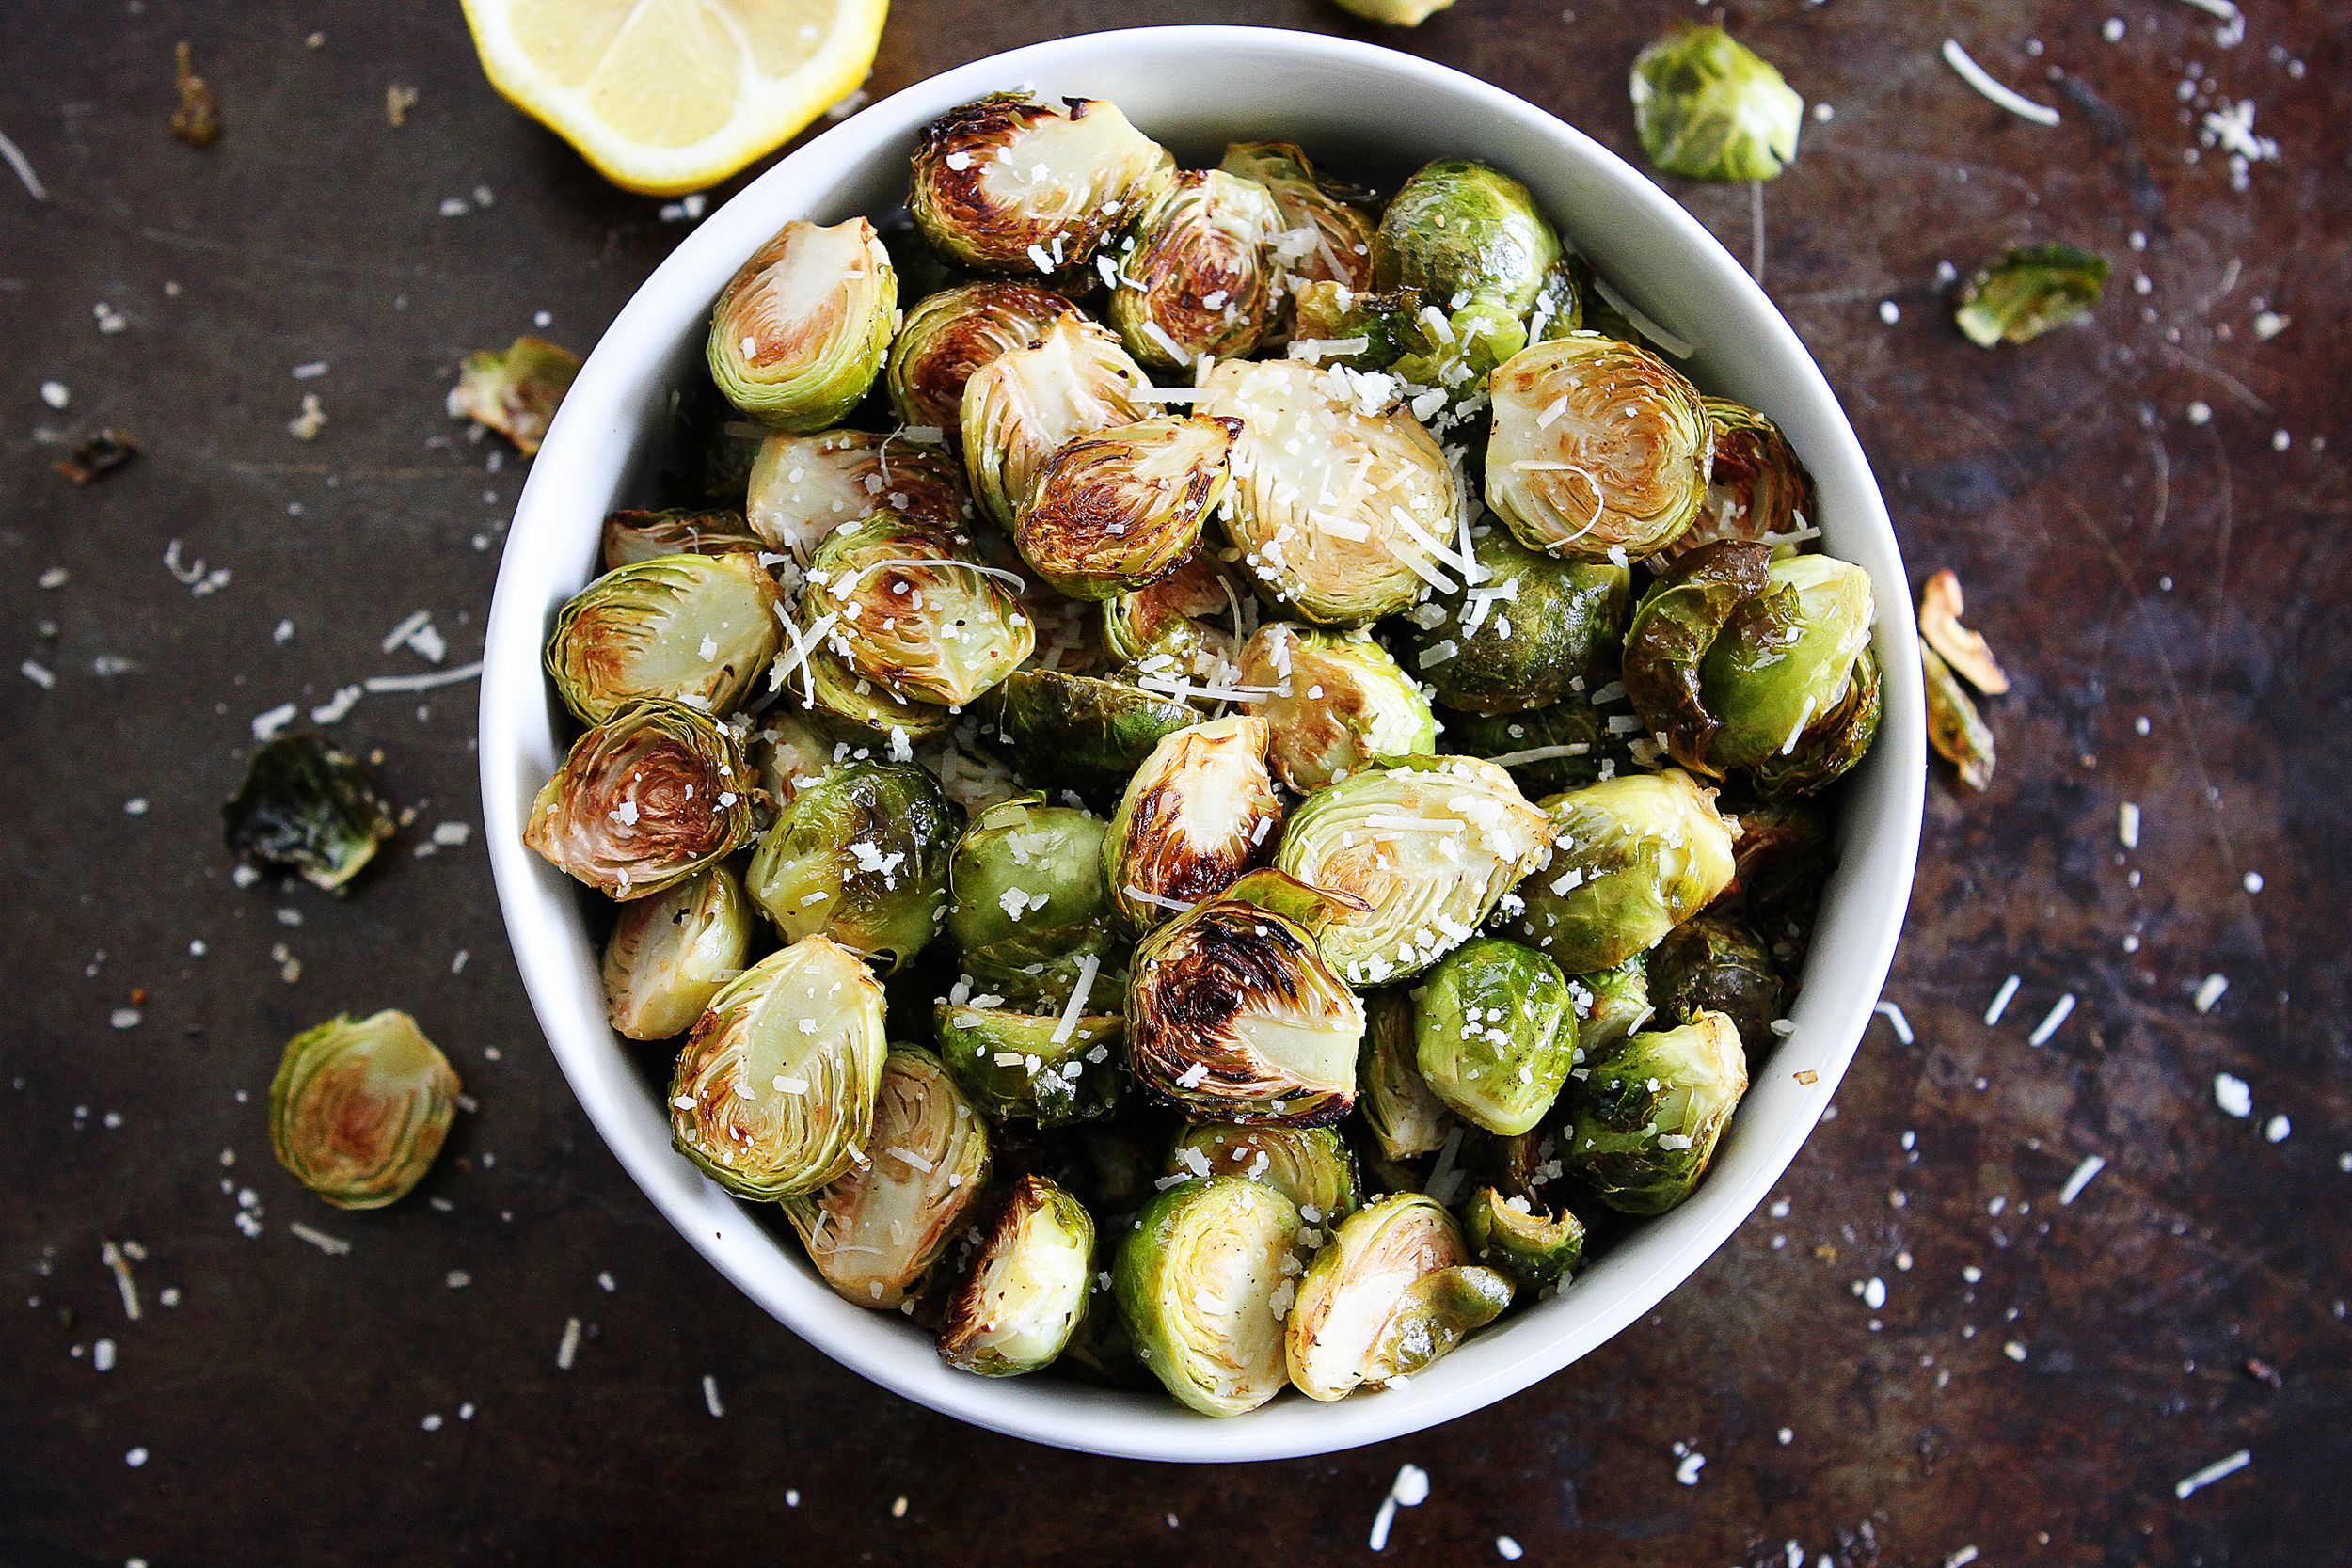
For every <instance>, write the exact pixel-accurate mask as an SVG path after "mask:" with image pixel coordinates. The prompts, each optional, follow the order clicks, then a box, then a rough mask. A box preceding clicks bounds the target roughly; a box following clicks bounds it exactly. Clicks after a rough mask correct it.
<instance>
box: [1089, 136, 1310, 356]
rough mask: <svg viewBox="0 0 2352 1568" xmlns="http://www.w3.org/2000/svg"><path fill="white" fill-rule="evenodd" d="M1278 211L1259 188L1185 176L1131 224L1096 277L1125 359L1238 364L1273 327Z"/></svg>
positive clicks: (1201, 173) (1218, 175) (1216, 173)
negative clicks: (1105, 288)
mask: <svg viewBox="0 0 2352 1568" xmlns="http://www.w3.org/2000/svg"><path fill="white" fill-rule="evenodd" d="M1283 227H1284V226H1283V222H1282V214H1281V210H1280V209H1279V208H1278V207H1276V206H1275V204H1274V198H1273V196H1272V194H1271V193H1269V192H1268V191H1267V190H1266V188H1265V187H1264V186H1263V185H1261V184H1260V183H1258V182H1256V181H1255V180H1250V179H1246V178H1244V177H1242V176H1241V175H1237V174H1228V173H1226V172H1224V171H1223V170H1222V169H1214V168H1210V169H1187V170H1186V171H1184V173H1182V174H1179V175H1178V176H1177V177H1176V179H1175V182H1174V183H1172V184H1171V185H1169V186H1168V188H1167V189H1166V190H1165V191H1163V192H1162V193H1161V194H1160V196H1159V198H1157V199H1156V200H1154V201H1153V202H1152V205H1151V206H1149V207H1147V208H1145V209H1144V210H1143V211H1142V212H1141V213H1140V214H1137V215H1136V219H1135V221H1134V223H1133V224H1131V225H1130V226H1129V228H1128V230H1127V233H1126V235H1125V236H1124V237H1123V238H1122V239H1121V240H1120V245H1119V246H1118V253H1117V254H1116V256H1110V255H1106V256H1105V258H1104V268H1103V271H1104V275H1105V277H1107V279H1108V280H1109V283H1110V291H1111V293H1110V302H1109V304H1108V306H1107V307H1106V308H1105V309H1104V315H1106V316H1107V317H1108V318H1109V320H1110V324H1111V325H1112V326H1113V327H1115V328H1116V329H1117V330H1118V332H1119V336H1120V338H1121V339H1122V340H1123V341H1125V342H1126V344H1127V352H1128V353H1130V354H1132V355H1134V356H1136V359H1137V360H1138V361H1140V362H1141V363H1143V364H1145V365H1149V366H1151V367H1152V368H1153V369H1155V370H1163V371H1165V370H1176V369H1181V368H1184V367H1187V366H1190V365H1191V364H1192V362H1193V361H1194V360H1196V359H1198V358H1200V356H1202V355H1204V354H1205V355H1211V356H1216V357H1217V358H1220V359H1238V358H1246V357H1247V356H1249V355H1251V354H1254V353H1256V352H1257V349H1258V345H1259V344H1260V343H1261V342H1262V341H1264V338H1265V335H1266V332H1267V330H1268V329H1269V328H1270V327H1271V326H1272V325H1273V321H1274V304H1275V293H1276V281H1277V277H1276V267H1275V261H1274V249H1273V246H1274V241H1275V239H1276V238H1277V237H1278V236H1279V234H1280V233H1281V232H1282V230H1283Z"/></svg>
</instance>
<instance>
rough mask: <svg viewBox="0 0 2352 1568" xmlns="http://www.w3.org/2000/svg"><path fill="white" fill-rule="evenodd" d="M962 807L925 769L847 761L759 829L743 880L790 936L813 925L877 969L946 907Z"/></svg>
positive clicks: (910, 950)
mask: <svg viewBox="0 0 2352 1568" xmlns="http://www.w3.org/2000/svg"><path fill="white" fill-rule="evenodd" d="M962 830H963V809H962V808H961V806H959V805H957V804H956V803H955V802H954V801H953V800H949V799H948V798H947V792H946V790H945V789H943V788H942V787H941V786H940V783H939V781H938V779H936V778H935V777H933V776H932V774H931V772H930V769H929V768H923V767H920V766H918V765H916V764H914V763H898V762H846V763H842V764H840V765H838V766H836V767H834V768H830V769H828V770H827V771H826V773H825V774H824V776H823V777H821V778H819V779H818V780H817V781H816V782H815V783H813V784H810V785H808V786H807V787H806V788H804V789H803V790H802V791H801V792H800V793H799V794H797V795H795V796H794V797H793V798H792V800H790V801H789V802H788V803H787V805H786V806H785V807H784V809H783V810H782V811H781V812H780V813H779V814H778V816H777V817H776V820H775V823H774V825H773V826H771V827H770V828H769V830H768V831H767V832H765V833H763V834H762V835H760V840H759V847H758V849H757V850H756V851H755V853H754V854H753V855H752V862H751V866H750V868H749V869H748V870H747V871H746V872H745V873H744V878H743V880H744V886H745V889H746V891H748V892H749V893H750V895H751V896H752V900H753V902H755V903H756V904H757V905H758V906H759V908H760V909H761V911H763V912H765V913H766V914H767V916H768V918H769V919H770V920H771V922H773V923H774V925H775V927H776V929H777V930H779V931H781V932H782V933H783V934H784V940H785V941H787V942H799V941H801V940H803V938H806V937H812V936H816V935H818V934H819V933H821V934H823V935H825V936H828V937H831V938H832V939H833V940H834V941H835V942H840V943H841V944H842V945H843V946H845V947H848V948H849V949H850V950H851V951H852V952H855V953H858V954H861V955H863V956H865V957H866V958H868V959H870V960H871V961H872V962H874V963H875V964H876V965H877V966H878V967H879V968H881V969H882V971H883V972H884V973H888V972H889V971H891V970H895V969H897V968H898V967H899V966H901V965H903V964H904V963H906V961H907V960H908V959H910V958H914V955H915V954H916V953H918V952H920V951H922V949H923V947H924V945H925V944H926V943H927V942H930V940H931V938H932V936H933V935H935V934H936V933H937V932H938V930H939V926H940V922H941V921H942V920H944V919H945V918H946V912H947V863H948V857H949V855H950V854H951V853H952V852H953V850H954V847H955V843H956V837H957V835H958V834H959V833H960V832H962Z"/></svg>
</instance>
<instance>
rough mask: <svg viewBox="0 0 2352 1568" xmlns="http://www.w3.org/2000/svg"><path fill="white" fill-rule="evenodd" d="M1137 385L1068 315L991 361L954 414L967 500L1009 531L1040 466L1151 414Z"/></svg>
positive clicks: (1132, 366) (1122, 356)
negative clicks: (1078, 442)
mask: <svg viewBox="0 0 2352 1568" xmlns="http://www.w3.org/2000/svg"><path fill="white" fill-rule="evenodd" d="M1145 387H1146V382H1145V380H1144V375H1143V372H1142V370H1141V369H1140V368H1138V367H1137V366H1136V362H1135V361H1134V360H1133V359H1131V358H1129V357H1128V356H1127V351H1126V349H1124V348H1123V347H1121V346H1120V341H1119V340H1118V339H1117V338H1115V337H1113V336H1112V335H1111V334H1110V333H1108V332H1106V331H1104V329H1103V328H1102V327H1100V326H1097V325H1095V324H1094V323H1092V322H1090V321H1088V320H1086V319H1085V318H1084V317H1082V316H1078V315H1074V314H1073V315H1070V316H1065V317H1062V318H1061V319H1060V320H1058V321H1056V322H1054V323H1053V324H1052V325H1049V326H1047V327H1046V328H1045V329H1044V330H1043V331H1042V332H1041V333H1040V334H1039V335H1038V337H1037V339H1036V341H1033V342H1031V343H1029V344H1028V345H1027V346H1025V347H1023V348H1016V349H1012V350H1010V351H1009V352H1007V353H1004V354H1000V355H998V356H996V357H995V358H993V359H991V360H990V361H989V362H988V363H987V364H985V365H982V366H981V367H980V368H979V369H977V370H976V371H974V372H972V376H971V379H970V380H968V381H967V382H965V383H964V388H963V405H962V407H961V410H960V412H959V415H958V419H959V429H960V432H961V438H962V441H963V466H964V470H965V472H966V473H967V474H968V475H969V476H970V477H971V481H972V498H973V499H975V500H976V501H977V502H978V503H979V506H980V510H981V511H982V512H984V513H986V514H987V515H988V516H989V517H990V519H991V520H993V522H995V523H996V524H997V525H998V526H1000V527H1002V528H1004V529H1006V530H1008V531H1009V530H1010V529H1011V528H1012V526H1013V523H1014V520H1015V519H1016V518H1017V517H1018V516H1019V515H1020V513H1021V507H1022V504H1023V503H1024V502H1025V501H1026V500H1027V499H1029V493H1030V492H1031V491H1032V490H1033V489H1035V488H1036V485H1037V476H1038V473H1039V471H1040V470H1041V469H1042V468H1043V467H1045V460H1046V459H1047V458H1049V457H1051V456H1053V455H1054V453H1056V452H1057V451H1060V450H1061V449H1062V447H1063V446H1064V445H1065V444H1066V443H1068V442H1069V441H1071V440H1073V439H1074V438H1076V437H1077V436H1091V435H1093V434H1094V433H1095V432H1096V431H1099V430H1109V429H1112V428H1113V427H1115V426H1118V425H1123V424H1133V423H1135V422H1136V420H1140V419H1143V418H1145V417H1146V416H1148V415H1151V414H1152V413H1155V412H1156V411H1157V410H1155V409H1154V408H1153V407H1152V405H1151V404H1146V403H1145V402H1143V401H1142V399H1141V398H1140V396H1139V395H1138V394H1140V393H1141V392H1142V391H1143V390H1144V388H1145Z"/></svg>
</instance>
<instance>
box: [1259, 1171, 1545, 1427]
mask: <svg viewBox="0 0 2352 1568" xmlns="http://www.w3.org/2000/svg"><path fill="white" fill-rule="evenodd" d="M1469 1264H1470V1249H1469V1248H1468V1247H1467V1246H1466V1245H1465V1244H1464V1243H1463V1240H1462V1232H1461V1228H1460V1227H1458V1226H1456V1225H1455V1224H1454V1216H1453V1215H1451V1214H1449V1213H1447V1212H1445V1209H1444V1208H1443V1206H1441V1205H1440V1204H1438V1203H1437V1202H1436V1201H1435V1200H1434V1199H1431V1198H1428V1197H1424V1196H1422V1195H1421V1194H1419V1193H1398V1194H1393V1195H1391V1196H1388V1197H1383V1198H1376V1199H1375V1200H1374V1201H1373V1202H1371V1203H1369V1204H1366V1205H1365V1206H1364V1207H1363V1208H1361V1209H1359V1210H1358V1211H1356V1212H1354V1213H1353V1214H1350V1215H1349V1216H1348V1217H1347V1218H1346V1219H1345V1220H1343V1221H1342V1222H1341V1223H1340V1226H1339V1228H1338V1229H1337V1230H1336V1231H1335V1232H1334V1233H1333V1234H1332V1237H1331V1239H1330V1240H1329V1241H1328V1242H1327V1243H1324V1246H1323V1250H1322V1251H1320V1252H1318V1253H1317V1254H1316V1255H1315V1260H1314V1261H1313V1262H1312V1263H1311V1264H1310V1265H1309V1266H1308V1269H1307V1273H1306V1275H1304V1276H1303V1277H1302V1278H1301V1279H1300V1280H1299V1282H1298V1293H1297V1299H1296V1301H1295V1302H1294V1303H1293V1304H1292V1307H1291V1310H1290V1317H1289V1322H1288V1325H1287V1327H1286V1328H1285V1331H1284V1358H1285V1360H1286V1362H1287V1364H1288V1366H1289V1370H1290V1379H1291V1382H1292V1383H1293V1384H1294V1385H1295V1386H1297V1388H1298V1389H1299V1390H1300V1391H1301V1392H1302V1393H1305V1394H1307V1395H1308V1396H1309V1397H1311V1398H1313V1399H1318V1400H1338V1399H1345V1398H1346V1397H1347V1396H1348V1395H1349V1394H1352V1393H1354V1392H1355V1391H1356V1390H1357V1389H1358V1388H1359V1387H1363V1386H1373V1387H1378V1386H1381V1385H1383V1384H1385V1383H1387V1382H1389V1381H1390V1380H1391V1379H1392V1378H1396V1377H1402V1376H1406V1375H1409V1374H1411V1373H1413V1372H1417V1371H1419V1370H1422V1368H1423V1367H1425V1366H1427V1365H1429V1364H1430V1363H1431V1362H1433V1361H1435V1360H1436V1359H1437V1358H1438V1356H1440V1355H1443V1354H1445V1353H1446V1352H1447V1351H1449V1350H1452V1349H1453V1348H1454V1346H1455V1345H1457V1344H1459V1343H1460V1342H1461V1341H1462V1339H1463V1338H1464V1337H1465V1336H1467V1335H1468V1334H1470V1332H1471V1331H1472V1330H1473V1329H1477V1328H1481V1327H1484V1326H1485V1325H1486V1324H1487V1323H1492V1322H1493V1321H1494V1320H1495V1318H1497V1317H1498V1316H1500V1315H1501V1313H1502V1309H1503V1307H1507V1306H1508V1305H1510V1300H1511V1287H1510V1284H1509V1282H1508V1281H1505V1280H1503V1279H1502V1278H1501V1277H1500V1276H1499V1275H1495V1274H1494V1273H1493V1271H1491V1270H1486V1269H1480V1270H1475V1271H1472V1270H1471V1269H1470V1268H1469V1267H1468V1265H1469ZM1472 1273H1475V1274H1476V1275H1483V1276H1484V1277H1479V1278H1466V1277H1464V1276H1465V1275H1470V1274H1472Z"/></svg>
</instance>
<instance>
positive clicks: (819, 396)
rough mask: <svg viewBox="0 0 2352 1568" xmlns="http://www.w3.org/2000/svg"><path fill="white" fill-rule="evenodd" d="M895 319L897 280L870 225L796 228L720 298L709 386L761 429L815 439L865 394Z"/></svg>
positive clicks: (744, 269)
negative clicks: (810, 434) (805, 434)
mask: <svg viewBox="0 0 2352 1568" xmlns="http://www.w3.org/2000/svg"><path fill="white" fill-rule="evenodd" d="M896 325H898V273H897V271H896V270H895V269H894V268H893V267H892V266H891V264H890V253H889V252H888V251H887V250H884V249H883V248H882V239H881V237H880V236H879V235H877V234H876V233H875V231H874V226H873V225H872V224H870V223H868V222H866V220H865V219H864V218H862V217H858V218H851V219H850V220H849V221H848V222H847V223H839V224H835V225H834V226H833V227H832V228H830V229H827V228H821V227H819V226H818V225H817V224H813V223H807V222H803V221H800V220H797V219H796V220H795V221H793V222H791V223H787V224H786V225H785V226H784V227H783V228H782V229H780V230H777V231H776V233H775V237H774V238H772V239H771V240H770V241H769V242H768V243H767V244H766V245H761V246H760V247H759V248H758V249H757V250H755V251H753V252H752V254H751V259H750V260H749V261H745V262H744V263H743V265H742V266H741V268H739V270H738V271H737V273H736V275H735V277H733V278H732V279H730V280H729V281H728V283H727V286H726V287H725V288H724V289H723V290H721V291H720V292H719V302H718V304H717V305H715V306H713V307H712V309H711V312H710V340H709V342H708V345H707V357H708V359H709V361H710V377H711V379H712V380H713V381H715V382H717V383H718V384H719V390H721V391H722V392H724V393H725V394H726V395H727V401H728V402H730V403H732V404H735V406H736V407H738V408H739V409H741V410H742V411H743V412H744V413H745V414H748V415H750V416H751V417H752V418H753V419H755V420H759V421H761V422H762V423H764V424H770V425H773V426H775V427H776V428H777V429H779V430H798V431H810V430H823V429H825V428H826V427H827V426H829V425H832V424H834V423H836V422H838V421H839V420H840V419H841V417H842V416H843V415H844V414H847V413H848V412H849V411H850V409H852V408H855V407H856V406H857V405H858V403H859V401H860V400H861V399H863V398H864V397H865V396H866V388H868V387H870V386H872V385H873V383H874V375H875V372H878V371H880V370H881V369H882V356H883V355H884V353H886V352H887V351H888V349H889V347H890V334H891V331H892V329H893V328H894V327H895V326H896Z"/></svg>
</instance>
